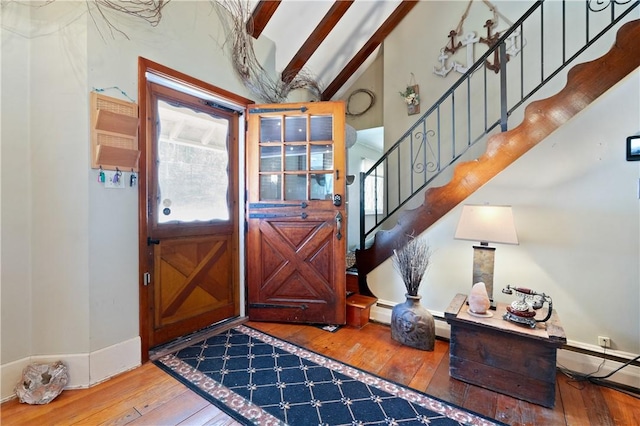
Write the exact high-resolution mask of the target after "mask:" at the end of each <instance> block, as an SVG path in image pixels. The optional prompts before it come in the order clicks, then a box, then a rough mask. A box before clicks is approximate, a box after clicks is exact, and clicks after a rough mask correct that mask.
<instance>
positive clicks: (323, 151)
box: [311, 145, 333, 170]
mask: <svg viewBox="0 0 640 426" xmlns="http://www.w3.org/2000/svg"><path fill="white" fill-rule="evenodd" d="M311 170H333V145H311Z"/></svg>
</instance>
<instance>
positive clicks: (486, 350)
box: [445, 294, 567, 407]
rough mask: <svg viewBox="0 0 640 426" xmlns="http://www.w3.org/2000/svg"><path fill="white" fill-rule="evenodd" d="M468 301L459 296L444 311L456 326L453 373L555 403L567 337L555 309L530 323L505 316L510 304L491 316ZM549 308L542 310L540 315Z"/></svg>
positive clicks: (540, 401) (451, 348)
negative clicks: (471, 310) (561, 349)
mask: <svg viewBox="0 0 640 426" xmlns="http://www.w3.org/2000/svg"><path fill="white" fill-rule="evenodd" d="M466 300H467V296H466V295H464V294H458V295H456V296H455V297H454V298H453V300H452V302H451V304H450V305H449V307H448V308H447V310H446V312H445V319H446V320H447V322H448V323H449V324H450V325H451V343H450V346H449V351H450V363H449V374H450V375H451V377H453V378H455V379H458V380H462V381H464V382H467V383H471V384H474V385H477V386H481V387H483V388H487V389H490V390H493V391H496V392H500V393H503V394H506V395H509V396H513V397H514V398H518V399H522V400H524V401H528V402H532V403H534V404H539V405H542V406H545V407H553V405H554V404H555V394H556V353H557V349H558V348H559V347H561V346H562V345H564V344H565V343H566V342H567V339H566V337H565V334H564V330H563V328H562V325H561V324H560V320H559V318H558V315H557V313H556V311H555V310H553V311H552V314H551V317H550V318H549V320H548V321H547V322H545V323H537V324H536V327H535V328H531V327H529V326H527V325H520V324H515V323H513V322H511V321H507V320H504V319H503V318H502V316H503V314H504V313H505V312H506V307H507V305H506V304H505V303H498V305H497V308H496V310H495V311H490V313H491V314H492V316H491V317H479V316H474V315H471V314H470V313H469V312H468V305H467V304H466V303H465V302H466ZM546 313H547V311H546V310H545V309H540V310H539V311H538V313H537V315H536V318H544V317H545V316H546Z"/></svg>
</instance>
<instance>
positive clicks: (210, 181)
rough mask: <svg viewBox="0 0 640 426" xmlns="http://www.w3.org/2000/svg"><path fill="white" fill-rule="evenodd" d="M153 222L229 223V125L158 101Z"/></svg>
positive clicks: (187, 109) (225, 121) (220, 120)
mask: <svg viewBox="0 0 640 426" xmlns="http://www.w3.org/2000/svg"><path fill="white" fill-rule="evenodd" d="M158 116H159V119H160V131H159V133H160V134H159V137H158V149H157V152H158V158H157V160H158V166H157V170H158V182H157V185H158V200H157V202H158V213H159V214H158V216H159V217H158V218H157V220H158V223H168V222H194V221H211V220H229V217H230V208H229V204H228V195H229V194H228V192H229V178H228V175H227V169H228V164H229V152H228V150H227V140H228V132H229V122H228V121H227V120H226V119H222V118H216V117H212V116H210V115H208V114H204V113H200V112H196V111H193V110H191V109H189V108H183V107H179V106H173V105H170V104H168V103H166V102H164V101H158Z"/></svg>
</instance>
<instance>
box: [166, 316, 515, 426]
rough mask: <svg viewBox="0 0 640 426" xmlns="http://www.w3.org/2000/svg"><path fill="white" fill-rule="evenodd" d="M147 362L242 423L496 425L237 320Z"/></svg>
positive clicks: (476, 415)
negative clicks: (199, 339)
mask: <svg viewBox="0 0 640 426" xmlns="http://www.w3.org/2000/svg"><path fill="white" fill-rule="evenodd" d="M155 363H156V365H158V366H159V367H160V368H162V369H163V370H165V371H167V372H168V373H169V374H171V375H172V376H174V377H176V378H177V379H178V380H180V381H181V382H183V383H184V384H185V385H187V386H188V387H189V388H190V389H192V390H194V391H195V392H197V393H198V394H200V395H202V396H203V397H204V398H205V399H207V400H208V401H210V402H211V403H212V404H214V405H216V406H218V407H220V408H221V409H222V410H224V411H225V412H227V413H228V414H229V415H230V416H232V417H234V418H235V419H237V420H238V421H239V422H241V423H243V424H255V425H285V424H288V425H292V426H299V425H431V426H440V425H503V424H504V423H500V422H497V421H495V420H491V419H489V418H486V417H483V416H481V415H479V414H475V413H471V412H469V411H466V410H464V409H462V408H459V407H456V406H454V405H451V404H449V403H446V402H444V401H441V400H439V399H436V398H433V397H431V396H428V395H426V394H424V393H421V392H418V391H416V390H413V389H409V388H406V387H403V386H401V385H399V384H397V383H394V382H391V381H388V380H385V379H382V378H380V377H378V376H375V375H373V374H369V373H366V372H364V371H362V370H359V369H357V368H354V367H351V366H349V365H346V364H343V363H341V362H338V361H336V360H334V359H331V358H327V357H325V356H323V355H319V354H317V353H314V352H311V351H309V350H307V349H303V348H301V347H299V346H296V345H293V344H291V343H288V342H285V341H283V340H280V339H277V338H275V337H273V336H270V335H268V334H265V333H262V332H260V331H257V330H255V329H253V328H250V327H247V326H243V325H240V326H236V327H234V328H232V329H230V330H228V331H226V332H224V333H223V334H219V335H215V336H211V337H208V338H206V339H205V340H203V341H200V342H197V343H194V344H192V345H191V346H188V347H186V348H183V349H180V350H177V351H176V352H174V353H170V354H167V355H164V356H162V357H161V358H159V359H158V360H156V361H155Z"/></svg>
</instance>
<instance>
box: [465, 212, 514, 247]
mask: <svg viewBox="0 0 640 426" xmlns="http://www.w3.org/2000/svg"><path fill="white" fill-rule="evenodd" d="M454 238H455V239H457V240H470V241H479V242H482V243H502V244H518V235H517V233H516V227H515V223H514V221H513V211H512V209H511V206H490V205H464V206H462V214H461V215H460V221H459V222H458V227H457V228H456V234H455V236H454Z"/></svg>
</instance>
